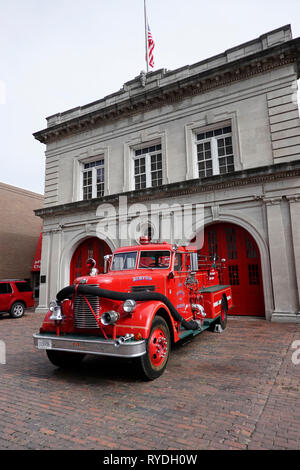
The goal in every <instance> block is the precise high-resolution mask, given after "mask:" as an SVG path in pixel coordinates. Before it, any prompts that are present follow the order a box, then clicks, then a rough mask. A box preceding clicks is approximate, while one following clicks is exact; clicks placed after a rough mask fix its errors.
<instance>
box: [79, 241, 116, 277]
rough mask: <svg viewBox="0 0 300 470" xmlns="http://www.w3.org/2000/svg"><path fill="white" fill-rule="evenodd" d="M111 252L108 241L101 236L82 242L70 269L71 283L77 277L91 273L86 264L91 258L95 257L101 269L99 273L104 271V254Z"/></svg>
mask: <svg viewBox="0 0 300 470" xmlns="http://www.w3.org/2000/svg"><path fill="white" fill-rule="evenodd" d="M110 253H111V250H110V248H109V246H108V245H107V243H105V242H104V241H103V240H99V238H96V237H93V238H88V239H87V240H85V241H84V242H82V243H81V244H80V245H79V246H78V248H77V249H76V251H75V253H74V255H73V257H72V261H71V270H70V281H71V283H73V281H74V279H75V278H76V277H80V276H86V275H87V274H88V273H89V271H90V270H89V268H88V267H87V265H86V262H87V260H88V259H89V258H94V260H95V261H96V268H97V269H98V270H99V273H103V270H104V255H107V254H110Z"/></svg>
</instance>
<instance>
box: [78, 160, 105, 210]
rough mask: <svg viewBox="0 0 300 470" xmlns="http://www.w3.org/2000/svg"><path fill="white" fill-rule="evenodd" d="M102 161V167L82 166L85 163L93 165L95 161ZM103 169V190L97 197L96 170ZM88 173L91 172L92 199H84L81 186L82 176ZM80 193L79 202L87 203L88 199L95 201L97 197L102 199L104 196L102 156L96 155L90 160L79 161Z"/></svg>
mask: <svg viewBox="0 0 300 470" xmlns="http://www.w3.org/2000/svg"><path fill="white" fill-rule="evenodd" d="M101 160H103V164H102V165H97V166H93V167H91V168H84V165H85V164H87V163H93V162H97V161H101ZM99 168H103V174H104V182H103V183H104V188H103V195H102V196H97V169H99ZM88 171H92V185H91V186H92V197H91V198H88V199H84V186H83V175H84V173H87V172H88ZM80 193H81V200H83V201H88V200H89V199H95V198H97V197H103V196H104V195H105V158H104V155H98V156H97V157H93V158H92V159H88V160H83V161H81V169H80Z"/></svg>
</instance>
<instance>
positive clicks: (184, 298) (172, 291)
mask: <svg viewBox="0 0 300 470" xmlns="http://www.w3.org/2000/svg"><path fill="white" fill-rule="evenodd" d="M185 258H186V255H185V254H184V253H175V255H174V269H173V273H174V278H173V279H169V282H168V289H169V292H168V296H169V299H170V301H171V302H172V304H173V305H174V307H175V308H176V310H177V311H178V312H179V313H180V315H182V316H183V317H184V318H188V317H190V314H191V309H190V302H189V292H188V289H187V288H186V286H185V280H186V277H187V272H186V269H187V268H186V259H185Z"/></svg>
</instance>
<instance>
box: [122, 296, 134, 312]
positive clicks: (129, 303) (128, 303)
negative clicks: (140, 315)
mask: <svg viewBox="0 0 300 470" xmlns="http://www.w3.org/2000/svg"><path fill="white" fill-rule="evenodd" d="M135 305H136V302H135V300H132V299H127V300H125V302H124V304H123V310H124V312H126V313H131V312H133V310H134V309H135Z"/></svg>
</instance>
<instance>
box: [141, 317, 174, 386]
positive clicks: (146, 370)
mask: <svg viewBox="0 0 300 470" xmlns="http://www.w3.org/2000/svg"><path fill="white" fill-rule="evenodd" d="M169 355H170V331H169V327H168V325H167V322H166V321H165V320H164V319H163V318H162V317H160V316H156V317H155V318H154V320H153V323H152V326H151V330H150V334H149V338H148V341H147V351H146V354H144V355H143V356H141V357H139V358H137V359H136V363H137V366H138V371H139V374H140V376H141V377H142V378H143V379H144V380H154V379H157V378H158V377H159V376H160V375H162V373H163V372H164V370H165V368H166V366H167V362H168V359H169Z"/></svg>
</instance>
